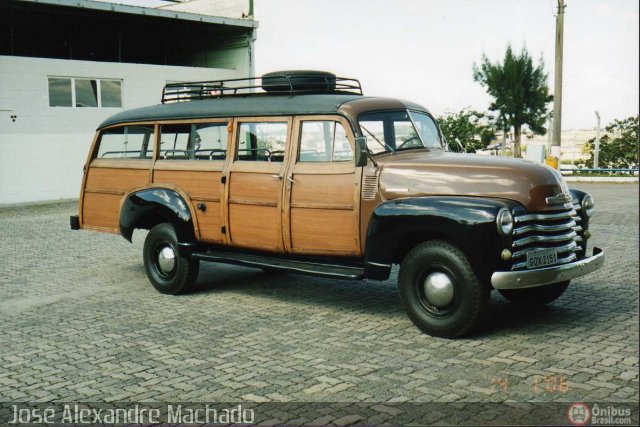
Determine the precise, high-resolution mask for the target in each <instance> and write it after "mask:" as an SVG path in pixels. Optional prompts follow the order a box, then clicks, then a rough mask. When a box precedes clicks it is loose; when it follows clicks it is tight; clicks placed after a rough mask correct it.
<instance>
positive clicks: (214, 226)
mask: <svg viewBox="0 0 640 427" xmlns="http://www.w3.org/2000/svg"><path fill="white" fill-rule="evenodd" d="M182 163H186V164H190V165H194V166H198V164H197V163H195V162H193V161H189V162H187V161H185V162H182ZM178 166H180V165H178ZM221 174H222V173H221V171H215V170H214V171H211V170H195V171H194V170H185V168H180V169H177V170H169V169H168V168H162V169H155V170H154V174H153V182H154V184H162V183H168V184H171V185H174V186H176V187H178V188H180V189H182V190H183V191H184V192H185V193H187V195H188V196H189V200H190V201H191V204H192V205H193V206H194V208H195V207H197V206H198V204H199V203H203V204H204V205H205V206H206V210H205V211H202V210H201V209H196V210H195V212H196V220H197V223H198V233H199V235H200V240H203V241H206V242H211V243H224V240H223V236H222V232H221V228H222V225H223V222H222V207H221V206H220V199H221V194H222V191H223V189H224V187H223V186H222V184H221V183H220V176H221Z"/></svg>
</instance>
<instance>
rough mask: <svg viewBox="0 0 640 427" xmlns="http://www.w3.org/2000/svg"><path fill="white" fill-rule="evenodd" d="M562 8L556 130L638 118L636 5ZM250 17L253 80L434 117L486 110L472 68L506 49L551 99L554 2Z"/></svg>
mask: <svg viewBox="0 0 640 427" xmlns="http://www.w3.org/2000/svg"><path fill="white" fill-rule="evenodd" d="M238 1H246V0H238ZM129 2H135V3H137V4H140V5H145V4H147V5H156V4H158V3H161V2H158V1H156V0H129ZM566 4H567V7H566V9H565V12H566V13H565V34H564V68H563V74H564V77H563V113H562V114H563V119H562V120H563V122H562V128H563V129H589V128H594V127H595V125H596V117H595V111H596V110H597V111H599V113H600V115H601V117H602V121H603V124H607V123H609V122H611V121H612V120H613V119H621V118H625V117H628V116H631V115H636V114H638V99H639V91H638V79H639V66H638V64H639V61H640V60H639V55H638V53H639V46H638V36H639V29H638V20H639V19H638V16H639V10H638V9H639V7H638V5H639V2H638V1H637V0H566ZM254 9H255V18H256V20H258V21H259V28H258V31H257V41H256V44H255V49H256V51H255V52H256V64H255V68H256V75H262V74H263V73H266V72H269V71H277V70H286V69H312V70H325V71H331V72H334V73H336V74H337V75H339V76H342V77H354V78H357V79H359V80H360V81H361V83H362V85H363V89H364V92H365V95H375V96H390V97H395V98H403V99H408V100H411V101H414V102H417V103H419V104H422V105H424V106H426V107H427V108H428V109H429V110H431V112H433V113H434V114H436V115H440V114H444V113H446V112H454V111H459V110H460V109H463V108H472V109H475V110H479V111H486V110H487V108H488V106H489V103H490V101H491V98H490V97H489V95H487V93H486V92H485V89H484V88H483V87H482V86H480V84H478V83H476V82H474V81H473V64H474V63H478V62H479V61H480V60H481V57H482V54H483V53H484V54H486V55H487V56H488V57H489V58H490V59H491V60H492V61H497V60H500V59H501V58H502V56H503V54H504V51H505V48H506V46H507V45H508V44H511V45H512V46H513V48H514V49H515V50H516V51H519V50H520V49H521V48H523V47H525V46H526V48H527V49H528V51H529V53H530V55H531V56H532V57H533V58H534V60H535V61H536V62H538V61H539V60H540V59H542V60H543V61H544V64H545V69H546V70H547V72H548V75H549V89H550V91H551V92H552V91H553V80H554V78H553V74H554V52H555V50H554V49H555V48H554V45H555V13H556V0H393V1H391V0H255V5H254Z"/></svg>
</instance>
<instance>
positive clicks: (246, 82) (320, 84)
mask: <svg viewBox="0 0 640 427" xmlns="http://www.w3.org/2000/svg"><path fill="white" fill-rule="evenodd" d="M317 93H351V94H356V95H362V94H363V93H362V86H361V85H360V81H358V80H356V79H352V78H346V77H336V76H334V75H332V74H329V73H322V74H310V73H305V74H301V75H295V74H293V75H284V74H283V75H275V76H273V75H265V76H262V77H245V78H238V79H223V80H209V81H201V82H182V83H168V84H166V85H165V86H164V89H163V90H162V103H163V104H167V103H172V102H185V101H194V100H199V99H214V98H222V97H226V96H240V95H241V96H247V95H265V94H270V95H286V94H289V95H297V94H317Z"/></svg>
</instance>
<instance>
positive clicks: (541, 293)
mask: <svg viewBox="0 0 640 427" xmlns="http://www.w3.org/2000/svg"><path fill="white" fill-rule="evenodd" d="M568 287H569V280H567V281H566V282H560V283H554V284H553V285H546V286H540V287H536V288H528V289H501V290H499V291H498V292H500V294H501V295H502V296H503V297H505V298H506V299H508V300H509V301H510V302H512V303H514V304H518V305H530V306H541V305H545V304H549V303H551V302H553V301H555V300H557V299H558V298H560V296H561V295H562V294H563V293H564V291H566V290H567V288H568Z"/></svg>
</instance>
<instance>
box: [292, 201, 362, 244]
mask: <svg viewBox="0 0 640 427" xmlns="http://www.w3.org/2000/svg"><path fill="white" fill-rule="evenodd" d="M354 228H355V224H354V215H353V211H352V210H336V209H308V208H291V230H292V231H291V245H292V249H293V251H294V252H296V253H310V254H313V253H316V254H322V253H325V254H326V253H335V254H341V255H349V254H351V255H355V254H357V252H358V250H357V249H358V247H357V242H358V240H357V236H356V235H355V234H354V231H353V230H354Z"/></svg>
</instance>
